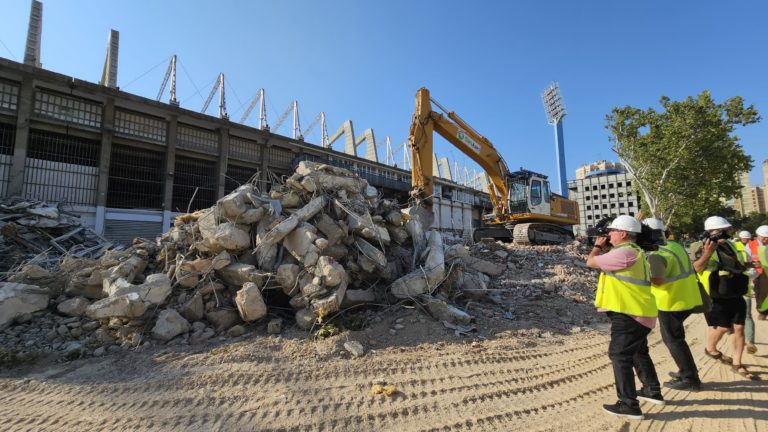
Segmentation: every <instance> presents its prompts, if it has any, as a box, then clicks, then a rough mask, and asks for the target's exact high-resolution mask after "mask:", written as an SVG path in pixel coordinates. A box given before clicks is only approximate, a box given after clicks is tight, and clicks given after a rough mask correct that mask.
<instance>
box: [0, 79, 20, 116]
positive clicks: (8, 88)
mask: <svg viewBox="0 0 768 432" xmlns="http://www.w3.org/2000/svg"><path fill="white" fill-rule="evenodd" d="M18 104H19V86H17V85H14V84H10V83H7V82H3V81H0V110H2V111H12V112H16V108H17V107H18Z"/></svg>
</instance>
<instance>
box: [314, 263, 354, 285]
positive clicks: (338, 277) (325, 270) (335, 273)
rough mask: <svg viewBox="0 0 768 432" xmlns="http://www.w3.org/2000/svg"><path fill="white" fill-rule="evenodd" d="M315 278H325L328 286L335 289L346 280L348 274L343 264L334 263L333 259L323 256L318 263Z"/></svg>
mask: <svg viewBox="0 0 768 432" xmlns="http://www.w3.org/2000/svg"><path fill="white" fill-rule="evenodd" d="M315 276H318V277H322V278H324V282H325V285H326V286H329V287H335V286H336V285H338V284H340V283H341V281H342V280H346V278H347V273H346V272H345V271H344V267H342V266H341V264H339V263H337V262H333V259H332V258H330V257H327V256H322V257H320V258H319V259H318V261H317V266H316V267H315Z"/></svg>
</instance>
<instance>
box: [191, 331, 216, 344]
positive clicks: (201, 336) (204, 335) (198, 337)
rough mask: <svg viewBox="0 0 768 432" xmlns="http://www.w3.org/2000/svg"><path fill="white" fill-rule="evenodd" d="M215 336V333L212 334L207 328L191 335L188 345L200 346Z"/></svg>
mask: <svg viewBox="0 0 768 432" xmlns="http://www.w3.org/2000/svg"><path fill="white" fill-rule="evenodd" d="M215 335H216V332H214V331H213V329H210V328H207V329H205V330H202V331H199V332H195V333H193V334H192V336H190V337H189V343H190V345H197V344H201V343H203V342H205V341H207V340H208V339H210V338H212V337H214V336H215Z"/></svg>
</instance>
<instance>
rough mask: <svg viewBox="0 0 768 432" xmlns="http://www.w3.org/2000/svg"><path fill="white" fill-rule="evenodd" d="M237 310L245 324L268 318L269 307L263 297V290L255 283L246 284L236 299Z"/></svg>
mask: <svg viewBox="0 0 768 432" xmlns="http://www.w3.org/2000/svg"><path fill="white" fill-rule="evenodd" d="M235 303H236V304H237V310H238V311H240V317H241V318H242V319H243V321H245V322H250V321H258V320H260V319H262V318H264V317H265V316H267V305H266V303H264V298H263V297H262V295H261V290H260V289H259V287H258V286H257V285H256V284H255V283H253V282H246V283H244V284H243V288H242V289H240V290H239V291H238V292H237V296H236V297H235Z"/></svg>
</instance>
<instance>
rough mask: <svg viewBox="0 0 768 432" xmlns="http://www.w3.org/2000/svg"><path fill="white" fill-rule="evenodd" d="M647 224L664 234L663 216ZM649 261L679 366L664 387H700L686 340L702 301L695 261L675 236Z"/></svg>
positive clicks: (664, 329) (664, 333) (664, 335)
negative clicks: (689, 322)
mask: <svg viewBox="0 0 768 432" xmlns="http://www.w3.org/2000/svg"><path fill="white" fill-rule="evenodd" d="M643 225H645V226H647V227H649V228H651V229H653V230H656V231H658V232H660V233H662V237H663V236H664V234H663V233H664V231H665V227H664V223H663V222H662V221H660V220H659V219H655V218H648V219H645V220H643ZM648 262H649V265H650V268H651V292H652V293H653V296H654V298H655V299H656V306H657V307H658V309H659V327H660V329H661V339H662V340H663V341H664V345H666V346H667V349H669V353H670V354H671V355H672V359H673V360H674V361H675V364H676V365H677V368H678V371H677V372H670V375H671V376H672V377H673V379H672V381H667V382H665V383H664V387H668V388H671V389H675V390H690V391H699V390H700V389H701V380H700V379H699V372H698V369H697V368H696V363H695V361H694V359H693V354H691V349H690V347H688V343H687V342H686V341H685V326H684V323H685V320H686V319H687V318H688V317H689V316H690V315H691V313H693V309H694V308H695V307H696V306H700V305H701V304H702V300H701V294H700V293H699V285H698V282H697V281H696V273H695V272H694V270H693V264H692V263H691V259H690V258H689V257H688V254H687V253H686V251H685V249H684V248H683V247H682V246H681V245H680V244H679V243H677V242H674V241H671V240H669V241H666V244H664V245H661V246H659V247H658V250H657V251H656V252H652V253H650V254H649V255H648Z"/></svg>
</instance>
